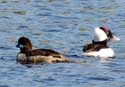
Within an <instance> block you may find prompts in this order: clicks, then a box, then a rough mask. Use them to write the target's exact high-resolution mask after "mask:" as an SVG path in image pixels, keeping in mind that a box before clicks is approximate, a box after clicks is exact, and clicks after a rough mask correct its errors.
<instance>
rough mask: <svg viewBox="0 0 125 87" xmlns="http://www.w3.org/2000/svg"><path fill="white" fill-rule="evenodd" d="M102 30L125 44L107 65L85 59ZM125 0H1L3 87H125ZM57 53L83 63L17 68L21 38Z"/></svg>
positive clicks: (0, 73) (0, 82)
mask: <svg viewBox="0 0 125 87" xmlns="http://www.w3.org/2000/svg"><path fill="white" fill-rule="evenodd" d="M96 26H108V27H109V28H110V29H111V30H112V31H113V33H114V34H115V35H117V36H118V37H119V38H120V39H121V41H120V42H118V43H115V44H112V43H110V47H112V48H113V49H114V50H115V55H116V57H115V59H111V60H108V62H106V63H102V62H100V60H99V59H97V58H94V57H85V56H83V55H82V46H83V45H85V44H86V43H89V42H91V40H92V38H93V29H94V27H96ZM124 28H125V0H0V41H1V42H0V87H125V29H124ZM21 36H26V37H29V38H30V39H31V41H32V42H33V44H34V47H35V48H51V49H54V50H56V51H59V52H60V53H63V54H64V55H65V56H66V57H69V58H71V59H74V60H77V61H86V63H83V64H75V63H70V64H67V63H60V64H51V65H48V64H45V65H31V67H26V66H24V65H21V64H19V63H16V60H15V59H16V54H17V53H18V52H19V49H17V48H16V47H15V45H16V42H17V39H18V38H19V37H21Z"/></svg>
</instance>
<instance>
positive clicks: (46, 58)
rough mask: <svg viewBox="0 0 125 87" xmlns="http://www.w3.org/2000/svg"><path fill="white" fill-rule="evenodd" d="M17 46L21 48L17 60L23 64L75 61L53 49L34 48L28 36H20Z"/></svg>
mask: <svg viewBox="0 0 125 87" xmlns="http://www.w3.org/2000/svg"><path fill="white" fill-rule="evenodd" d="M16 47H18V48H20V52H19V53H18V55H17V62H20V63H21V64H37V63H58V62H67V63H69V62H75V61H72V60H69V59H67V58H65V57H64V56H63V55H62V54H60V53H59V52H56V51H54V50H52V49H32V43H31V41H30V40H29V39H28V38H26V37H21V38H19V40H18V44H17V46H16Z"/></svg>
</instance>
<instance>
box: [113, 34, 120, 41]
mask: <svg viewBox="0 0 125 87" xmlns="http://www.w3.org/2000/svg"><path fill="white" fill-rule="evenodd" d="M111 41H112V42H118V41H120V38H118V37H117V36H115V35H113V38H112V39H111Z"/></svg>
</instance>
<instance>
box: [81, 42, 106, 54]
mask: <svg viewBox="0 0 125 87" xmlns="http://www.w3.org/2000/svg"><path fill="white" fill-rule="evenodd" d="M103 48H108V46H107V40H104V41H98V42H95V41H94V40H93V41H92V43H90V44H87V45H84V47H83V51H84V52H91V51H99V50H100V49H103Z"/></svg>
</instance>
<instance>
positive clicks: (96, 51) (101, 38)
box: [83, 27, 120, 58]
mask: <svg viewBox="0 0 125 87" xmlns="http://www.w3.org/2000/svg"><path fill="white" fill-rule="evenodd" d="M94 33H95V37H96V40H92V43H90V44H87V45H84V47H83V51H84V55H85V56H94V57H100V58H109V57H114V56H115V55H114V50H113V49H112V48H110V47H108V46H107V43H108V42H109V41H113V42H116V41H119V40H120V39H119V38H118V37H116V36H114V35H113V33H112V32H111V30H110V29H108V28H106V27H96V28H95V30H94Z"/></svg>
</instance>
